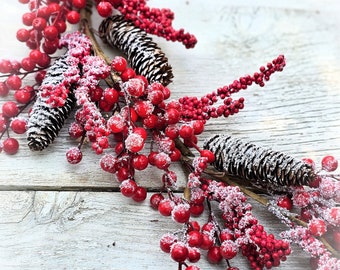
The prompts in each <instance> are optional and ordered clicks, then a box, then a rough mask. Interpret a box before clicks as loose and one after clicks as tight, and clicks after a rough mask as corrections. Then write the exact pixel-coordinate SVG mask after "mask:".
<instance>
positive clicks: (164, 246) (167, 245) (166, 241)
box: [159, 233, 178, 253]
mask: <svg viewBox="0 0 340 270" xmlns="http://www.w3.org/2000/svg"><path fill="white" fill-rule="evenodd" d="M177 240H178V239H177V237H176V236H175V235H173V234H169V233H167V234H164V235H163V236H162V237H161V240H160V241H159V245H160V248H161V250H162V251H164V252H165V253H169V252H170V250H171V246H172V245H173V244H174V243H176V242H177Z"/></svg>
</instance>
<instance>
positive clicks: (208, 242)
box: [201, 233, 214, 250]
mask: <svg viewBox="0 0 340 270" xmlns="http://www.w3.org/2000/svg"><path fill="white" fill-rule="evenodd" d="M213 245H214V240H213V239H212V237H211V236H210V235H209V234H207V233H202V244H201V249H204V250H208V249H210V248H211V247H212V246H213Z"/></svg>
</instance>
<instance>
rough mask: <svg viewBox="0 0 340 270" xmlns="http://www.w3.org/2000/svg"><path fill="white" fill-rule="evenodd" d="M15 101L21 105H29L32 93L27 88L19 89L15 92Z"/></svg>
mask: <svg viewBox="0 0 340 270" xmlns="http://www.w3.org/2000/svg"><path fill="white" fill-rule="evenodd" d="M14 99H15V100H16V101H17V102H19V103H21V104H27V103H28V102H29V101H30V99H31V91H30V90H29V89H27V88H22V89H19V90H17V91H15V93H14Z"/></svg>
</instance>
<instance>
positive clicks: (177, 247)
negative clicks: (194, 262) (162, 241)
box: [170, 242, 188, 262]
mask: <svg viewBox="0 0 340 270" xmlns="http://www.w3.org/2000/svg"><path fill="white" fill-rule="evenodd" d="M170 255H171V258H172V259H173V260H174V261H176V262H184V261H185V260H186V259H187V257H188V248H187V247H186V245H185V244H184V243H182V242H176V243H174V244H173V245H172V246H171V250H170Z"/></svg>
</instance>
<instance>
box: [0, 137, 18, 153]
mask: <svg viewBox="0 0 340 270" xmlns="http://www.w3.org/2000/svg"><path fill="white" fill-rule="evenodd" d="M2 147H3V150H4V151H5V153H6V154H9V155H14V154H16V153H17V152H18V149H19V142H18V140H17V139H15V138H7V139H5V140H4V141H3V146H2Z"/></svg>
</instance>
